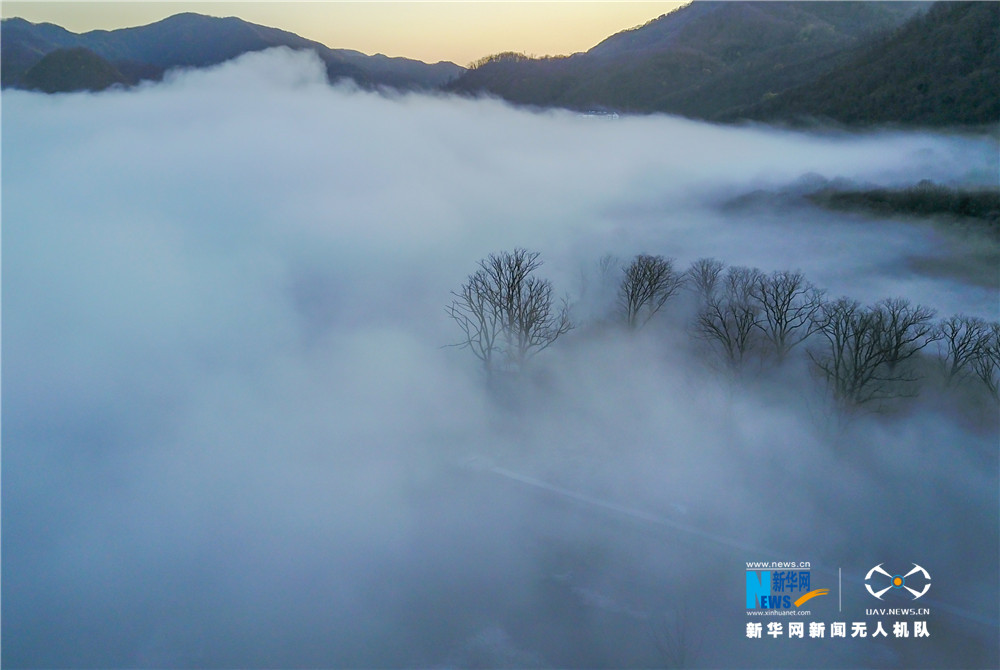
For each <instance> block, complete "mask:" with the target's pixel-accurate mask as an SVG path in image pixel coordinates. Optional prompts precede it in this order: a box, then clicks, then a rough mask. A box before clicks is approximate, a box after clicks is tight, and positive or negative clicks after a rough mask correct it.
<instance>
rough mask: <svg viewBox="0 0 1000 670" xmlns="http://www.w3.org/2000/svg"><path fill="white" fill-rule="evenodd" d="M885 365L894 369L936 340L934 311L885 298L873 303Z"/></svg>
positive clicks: (898, 299)
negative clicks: (880, 334)
mask: <svg viewBox="0 0 1000 670" xmlns="http://www.w3.org/2000/svg"><path fill="white" fill-rule="evenodd" d="M873 312H874V313H875V314H876V316H877V318H878V320H879V326H880V330H881V333H882V347H883V349H884V350H885V358H886V363H887V364H888V365H889V368H890V369H892V368H895V367H896V366H897V365H898V364H899V363H901V362H902V361H905V360H906V359H908V358H910V357H911V356H913V355H914V354H915V353H917V352H918V351H920V350H921V349H923V348H924V347H926V346H927V345H928V344H930V343H931V342H933V341H934V340H935V339H937V338H938V337H939V335H938V333H937V330H936V329H935V327H934V310H932V309H928V308H927V307H921V306H920V305H914V306H911V305H910V301H909V300H905V299H903V298H886V299H885V300H880V301H879V302H877V303H875V306H874V308H873Z"/></svg>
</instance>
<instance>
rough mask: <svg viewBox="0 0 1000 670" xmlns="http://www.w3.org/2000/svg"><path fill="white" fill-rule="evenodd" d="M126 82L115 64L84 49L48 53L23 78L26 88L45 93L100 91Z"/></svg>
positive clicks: (57, 50)
mask: <svg viewBox="0 0 1000 670" xmlns="http://www.w3.org/2000/svg"><path fill="white" fill-rule="evenodd" d="M126 82H127V80H126V78H125V77H124V75H122V73H121V72H119V71H118V69H117V68H116V67H115V66H114V65H112V64H111V63H109V62H108V61H107V60H105V59H103V58H101V57H100V56H98V55H97V54H95V53H94V52H93V51H91V50H90V49H85V48H83V47H72V48H69V49H56V50H55V51H50V52H49V53H47V54H45V56H43V57H42V59H41V60H40V61H38V62H37V63H35V64H34V65H33V66H31V68H30V69H28V71H27V72H25V73H24V77H23V78H22V84H23V85H24V87H25V88H30V89H34V90H39V91H44V92H45V93H59V92H63V91H103V90H104V89H106V88H108V87H109V86H112V85H114V84H125V83H126Z"/></svg>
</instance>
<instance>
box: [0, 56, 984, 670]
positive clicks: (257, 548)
mask: <svg viewBox="0 0 1000 670" xmlns="http://www.w3.org/2000/svg"><path fill="white" fill-rule="evenodd" d="M2 132H3V136H2V141H3V165H2V168H3V174H2V176H3V211H2V214H3V251H4V254H3V541H4V545H3V603H2V608H3V610H2V614H3V633H4V645H3V652H2V653H3V662H4V665H7V666H9V667H54V666H59V667H96V666H103V667H154V666H155V667H235V666H241V667H306V666H308V667H413V666H422V667H452V666H469V665H475V666H481V667H491V666H506V667H528V666H536V667H552V666H558V667H581V666H587V667H595V666H602V667H623V666H631V667H635V666H643V667H649V666H653V665H668V666H669V665H671V664H674V665H676V664H678V663H680V662H682V661H683V662H684V663H687V664H690V665H695V666H698V665H702V666H709V667H725V666H740V667H749V666H772V667H805V666H819V667H844V666H850V665H862V666H863V665H872V666H878V667H921V666H926V667H965V666H968V667H986V666H991V665H995V664H996V662H997V659H998V650H997V642H996V639H997V637H996V632H997V619H996V602H997V598H998V597H1000V594H998V590H997V581H996V575H997V569H998V560H997V552H996V547H997V542H998V528H997V518H996V500H997V494H998V488H997V453H996V451H997V450H996V445H997V429H996V421H995V414H996V406H995V405H990V404H988V403H987V404H986V405H985V406H982V407H971V408H965V409H963V411H961V412H956V411H955V410H954V408H953V407H949V406H948V404H947V403H943V404H942V405H940V406H939V405H936V404H934V403H931V402H921V401H920V400H919V399H918V400H915V401H913V404H912V405H908V406H904V408H903V409H901V410H900V409H897V410H896V411H894V412H891V413H888V414H885V415H869V414H860V415H858V416H855V417H853V418H851V419H850V420H849V421H842V420H840V419H838V418H837V417H836V416H833V415H834V414H835V412H834V411H833V410H832V408H831V406H830V405H829V402H828V399H826V398H825V396H824V394H823V393H822V388H821V385H820V384H819V382H818V380H816V379H813V378H812V377H811V376H810V374H809V371H808V369H807V366H806V364H805V361H804V358H803V360H802V361H799V363H797V364H793V365H790V366H788V369H784V370H781V371H777V372H775V371H767V370H762V371H759V373H758V374H756V375H752V376H751V377H750V378H748V379H741V380H735V381H734V380H732V379H730V378H729V377H728V376H727V375H726V374H724V373H723V372H722V371H721V370H719V369H717V368H716V367H713V366H712V365H711V364H709V363H708V362H706V360H705V358H704V356H701V355H700V354H699V349H698V347H696V346H694V345H693V344H691V342H690V339H691V338H690V336H689V335H690V334H689V333H688V332H687V330H686V328H685V325H684V323H683V322H682V321H683V320H682V319H680V318H674V320H673V321H671V317H670V315H669V311H670V309H671V303H668V306H667V307H666V308H665V313H664V316H663V319H662V323H660V324H659V325H655V324H651V326H650V327H649V328H646V329H644V330H643V331H642V332H640V333H638V334H637V335H635V336H632V337H629V336H626V334H625V333H617V332H612V331H608V330H606V329H605V330H600V329H597V330H595V329H593V328H588V325H587V322H588V320H593V319H597V318H598V316H599V315H600V312H601V306H600V305H598V304H596V303H595V302H594V297H593V296H594V291H593V286H594V283H593V280H594V276H595V275H594V271H595V268H596V266H597V262H598V260H599V259H600V258H601V257H602V256H603V255H605V254H608V253H610V254H615V255H617V256H618V257H620V258H628V257H630V256H631V255H633V254H635V253H654V254H663V255H665V256H668V257H672V258H675V259H677V264H678V266H679V267H686V265H687V264H688V263H690V262H691V261H693V260H694V259H697V258H699V257H704V256H713V257H716V258H718V259H720V260H722V261H724V262H726V263H727V264H731V265H751V266H757V267H759V268H761V269H762V270H765V271H771V270H777V269H796V270H801V271H802V272H803V273H804V274H805V275H806V277H807V278H808V279H810V280H811V281H812V282H814V283H815V284H816V285H818V286H820V287H821V288H824V289H826V290H827V291H828V292H829V294H830V295H831V296H840V295H848V296H851V297H854V298H857V299H859V300H861V301H863V302H865V303H868V302H872V301H875V300H877V299H880V298H883V297H897V296H898V297H903V298H906V299H909V300H911V301H913V302H914V303H920V304H924V305H927V306H928V307H931V308H933V309H935V310H937V311H938V313H939V314H940V315H942V316H944V315H950V314H954V313H960V312H961V313H967V314H972V315H978V316H982V317H984V318H988V319H993V320H995V319H997V318H998V312H1000V306H998V303H997V290H998V288H997V286H995V285H993V283H992V282H991V281H990V280H988V279H987V280H984V281H969V279H968V277H967V276H965V275H961V274H953V273H948V272H944V273H942V272H934V273H930V272H921V271H920V268H921V267H927V266H928V262H930V264H931V265H933V266H934V267H949V265H954V264H956V263H957V264H961V263H962V258H963V255H962V254H965V253H967V246H968V245H969V244H974V242H969V241H968V240H965V241H962V240H958V241H955V239H954V238H953V237H952V236H949V235H947V234H945V233H944V232H942V231H941V230H940V229H938V228H935V227H932V226H930V225H924V224H920V223H914V222H912V221H903V220H895V219H878V218H868V217H864V216H860V215H857V214H844V213H831V212H826V211H822V210H820V209H817V208H814V207H811V206H808V205H807V204H805V203H804V202H801V201H783V200H780V199H767V198H765V199H763V200H758V201H755V202H757V204H756V205H753V206H733V205H732V201H733V199H734V198H738V197H739V196H744V195H747V194H754V193H765V194H767V193H776V192H782V190H783V189H785V190H787V189H792V190H794V189H795V188H796V185H797V184H802V183H805V182H808V181H809V180H816V179H821V180H836V179H841V180H847V181H849V182H851V183H854V184H859V185H877V186H888V187H896V186H910V185H913V184H916V183H917V182H919V181H920V180H924V179H930V180H932V181H935V182H938V183H944V184H953V185H963V184H964V185H984V184H987V185H988V184H991V183H995V178H996V174H997V161H998V158H997V155H998V154H997V143H996V141H995V139H994V138H984V137H970V136H963V135H956V134H931V133H921V132H903V131H884V132H869V133H864V134H848V133H845V132H840V131H836V132H835V131H830V132H812V133H797V132H791V131H787V130H777V129H771V128H767V127H722V126H714V125H708V124H704V123H699V122H694V121H689V120H684V119H680V118H672V117H665V116H650V117H638V118H632V117H624V118H621V119H617V120H605V119H600V118H588V117H581V116H578V115H575V114H573V113H570V112H566V111H546V112H533V111H529V110H520V109H515V108H512V107H510V106H508V105H506V104H504V103H502V102H499V101H495V100H476V99H463V98H455V97H450V96H441V95H417V94H407V95H401V94H389V93H384V92H371V91H363V90H358V89H355V88H352V87H350V86H346V85H339V86H330V85H329V84H328V83H327V82H326V80H325V75H324V70H323V67H322V64H321V62H320V61H319V60H318V59H316V58H315V57H314V56H312V55H310V54H307V53H296V52H292V51H288V50H271V51H268V52H264V53H256V54H250V55H247V56H244V57H242V58H240V59H238V60H236V61H233V62H230V63H226V64H223V65H221V66H218V67H215V68H212V69H208V70H201V71H187V72H175V73H171V74H169V75H168V76H167V78H166V79H165V81H163V82H162V83H157V84H148V85H143V86H140V87H137V88H135V89H131V90H127V91H126V90H113V91H107V92H103V93H98V94H88V93H81V94H62V95H42V94H37V93H29V92H23V91H13V90H6V91H4V94H3V127H2ZM761 203H763V204H761ZM514 247H526V248H528V249H531V250H535V251H538V252H540V254H541V259H542V260H543V261H544V265H543V266H542V268H541V269H540V272H541V274H542V275H543V276H545V277H547V278H549V279H551V280H552V282H553V285H554V286H555V288H556V291H557V292H558V293H559V294H560V295H563V294H565V295H566V296H567V298H568V300H569V301H570V302H571V303H573V305H574V315H575V316H576V317H577V318H578V321H580V324H579V327H578V328H577V329H576V330H574V331H571V332H570V333H569V334H567V335H566V336H564V338H562V339H561V340H560V341H559V342H557V343H556V344H555V345H553V347H551V348H550V349H549V350H547V351H545V352H543V353H542V354H541V355H540V356H539V357H538V358H537V360H536V366H535V367H534V368H533V370H532V373H531V375H528V376H527V378H526V379H524V380H521V381H520V382H518V384H520V385H515V386H514V388H513V391H511V389H508V391H507V393H506V394H504V395H503V397H499V396H498V394H497V393H495V392H491V391H490V390H489V389H488V387H487V385H486V384H485V383H484V379H483V378H482V374H481V371H480V369H479V367H478V365H477V361H476V360H475V359H474V358H473V356H471V355H470V354H469V352H468V351H466V350H462V349H459V348H455V347H449V346H447V345H449V344H454V343H456V342H457V341H458V336H459V331H458V329H457V328H456V327H455V324H454V323H453V322H451V321H450V320H449V318H448V316H447V314H446V313H445V309H444V308H445V305H446V304H448V302H450V300H451V298H452V296H451V291H453V290H456V289H457V288H458V287H459V286H460V285H461V283H462V282H463V281H464V280H465V278H466V277H467V275H468V274H469V273H471V272H473V271H474V270H475V269H476V263H477V261H478V260H479V259H481V258H483V257H485V256H486V255H487V254H490V253H493V252H497V251H502V250H509V249H513V248H514ZM588 291H589V292H588ZM684 301H685V297H684V296H681V297H679V298H677V299H675V302H676V303H677V304H678V305H683V304H685V303H684ZM512 395H513V397H512ZM977 397H978V396H977ZM907 407H908V408H909V409H907ZM512 475H513V476H512ZM518 477H520V479H518ZM546 487H548V488H546ZM574 496H575V497H574ZM752 560H796V561H799V560H801V561H811V562H812V563H813V565H814V566H816V568H817V569H816V570H815V571H814V576H813V581H814V587H819V586H825V587H829V588H831V589H833V588H834V587H835V584H836V583H837V582H836V580H837V568H841V570H842V574H843V576H844V582H843V590H842V593H841V594H839V595H840V596H841V598H840V600H841V602H840V603H839V606H840V609H838V601H836V600H834V598H833V597H828V598H826V599H825V600H824V599H822V598H821V599H814V601H813V602H814V603H815V607H814V608H813V611H814V614H815V615H816V617H817V620H821V621H826V622H827V624H828V625H829V622H831V621H840V620H846V621H848V622H850V621H853V620H867V617H865V616H864V613H863V610H864V608H865V607H873V606H884V605H882V604H880V603H878V602H877V601H875V600H872V599H870V596H868V594H867V593H866V592H865V590H864V588H863V584H862V581H861V580H862V579H863V576H864V574H865V573H866V572H867V571H868V569H870V568H871V567H872V566H874V565H875V564H878V563H882V562H887V563H888V564H891V565H898V566H900V568H899V569H900V570H902V569H909V566H910V564H911V563H914V562H915V563H919V564H921V565H923V566H925V567H926V568H927V569H928V570H929V571H930V572H931V574H932V576H933V588H932V591H931V593H930V594H929V595H928V596H927V601H932V603H933V604H930V605H927V606H928V607H930V608H931V609H932V614H931V615H930V616H929V617H926V618H927V620H928V622H929V626H930V630H931V634H932V637H931V638H929V639H928V640H913V639H905V640H894V639H892V637H891V636H890V638H889V639H888V640H870V639H866V640H858V639H853V640H852V639H848V640H830V639H825V640H808V639H806V640H802V641H799V640H787V639H781V640H774V639H765V640H748V639H747V638H746V635H745V624H746V619H747V617H746V615H745V613H744V612H743V601H744V581H743V580H744V562H745V561H752ZM887 624H888V621H887ZM872 625H874V624H873V623H872ZM678 654H680V655H681V656H683V657H684V658H682V659H680V660H678Z"/></svg>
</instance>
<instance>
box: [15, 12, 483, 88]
mask: <svg viewBox="0 0 1000 670" xmlns="http://www.w3.org/2000/svg"><path fill="white" fill-rule="evenodd" d="M0 31H2V37H0V68H2V84H3V86H4V87H7V86H23V85H24V76H25V75H26V73H27V72H28V71H29V70H30V69H31V68H32V67H33V66H34V65H36V64H37V63H38V62H39V61H40V60H41V59H42V58H43V57H44V56H45V55H46V54H48V53H51V52H53V51H56V50H58V49H66V48H85V49H88V50H89V51H91V52H92V53H94V54H96V55H97V56H99V57H100V58H102V59H104V60H105V61H107V62H108V63H109V64H111V66H112V68H113V69H117V70H119V73H120V74H121V75H122V77H123V78H124V80H125V82H127V83H129V84H132V83H136V82H138V81H139V80H142V79H158V78H160V77H162V75H163V72H164V71H165V70H167V69H170V68H173V67H205V66H208V65H214V64H217V63H221V62H223V61H226V60H230V59H232V58H235V57H237V56H239V55H241V54H244V53H247V52H251V51H260V50H263V49H268V48H271V47H276V46H286V47H289V48H292V49H309V50H312V51H314V52H315V53H316V54H317V55H318V56H319V57H320V59H321V60H323V62H324V63H325V65H326V70H327V75H328V77H329V78H330V80H331V81H334V80H336V79H341V78H350V79H353V80H355V81H356V82H357V83H359V84H361V85H362V86H392V87H396V88H403V89H410V88H436V87H438V86H440V85H442V84H444V83H446V82H448V81H450V80H451V79H454V78H455V77H457V76H458V75H460V74H461V73H462V71H463V70H464V68H462V67H459V66H458V65H455V64H454V63H436V64H433V65H430V64H427V63H423V62H421V61H416V60H411V59H406V58H388V57H384V56H381V57H379V56H366V55H365V54H362V53H360V52H356V51H350V50H341V49H331V48H329V47H327V46H325V45H323V44H320V43H319V42H315V41H313V40H309V39H306V38H304V37H300V36H299V35H296V34H295V33H291V32H288V31H286V30H281V29H278V28H271V27H268V26H262V25H258V24H255V23H250V22H248V21H244V20H243V19H240V18H238V17H235V16H227V17H216V16H208V15H205V14H199V13H196V12H182V13H179V14H174V15H172V16H168V17H166V18H164V19H161V20H160V21H156V22H154V23H150V24H148V25H144V26H137V27H134V28H121V29H118V30H110V31H109V30H93V31H90V32H86V33H82V34H76V33H71V32H69V31H67V30H65V29H63V28H60V27H59V26H55V25H52V24H32V23H30V22H28V21H25V20H24V19H19V18H12V19H4V20H3V22H2V23H0ZM84 87H85V88H86V86H84Z"/></svg>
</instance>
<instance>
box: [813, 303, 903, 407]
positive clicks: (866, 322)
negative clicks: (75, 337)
mask: <svg viewBox="0 0 1000 670" xmlns="http://www.w3.org/2000/svg"><path fill="white" fill-rule="evenodd" d="M816 328H817V330H818V332H819V333H820V334H821V335H822V336H823V337H824V338H825V339H826V341H827V346H826V347H825V348H824V349H822V350H810V351H809V357H810V358H811V359H812V361H813V363H814V364H815V365H816V367H817V368H819V370H820V371H821V372H822V373H823V375H824V376H825V377H826V380H827V383H828V384H829V385H830V387H831V389H832V391H833V395H834V397H835V398H837V399H838V400H840V401H842V402H846V403H853V404H856V405H860V404H863V403H866V402H868V401H870V400H874V399H876V398H880V397H886V395H885V394H886V387H887V384H888V380H887V379H886V378H884V377H883V376H880V375H879V374H878V373H879V369H880V368H881V367H882V366H883V365H884V363H885V356H884V353H883V350H882V347H881V343H880V339H881V338H880V336H879V332H878V326H877V319H875V317H874V315H873V314H872V313H871V311H870V310H867V309H864V308H863V307H861V304H860V303H859V302H858V301H857V300H851V299H849V298H840V299H838V300H835V301H833V302H829V303H825V304H824V305H823V306H822V307H821V309H820V310H819V313H818V314H817V317H816Z"/></svg>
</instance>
